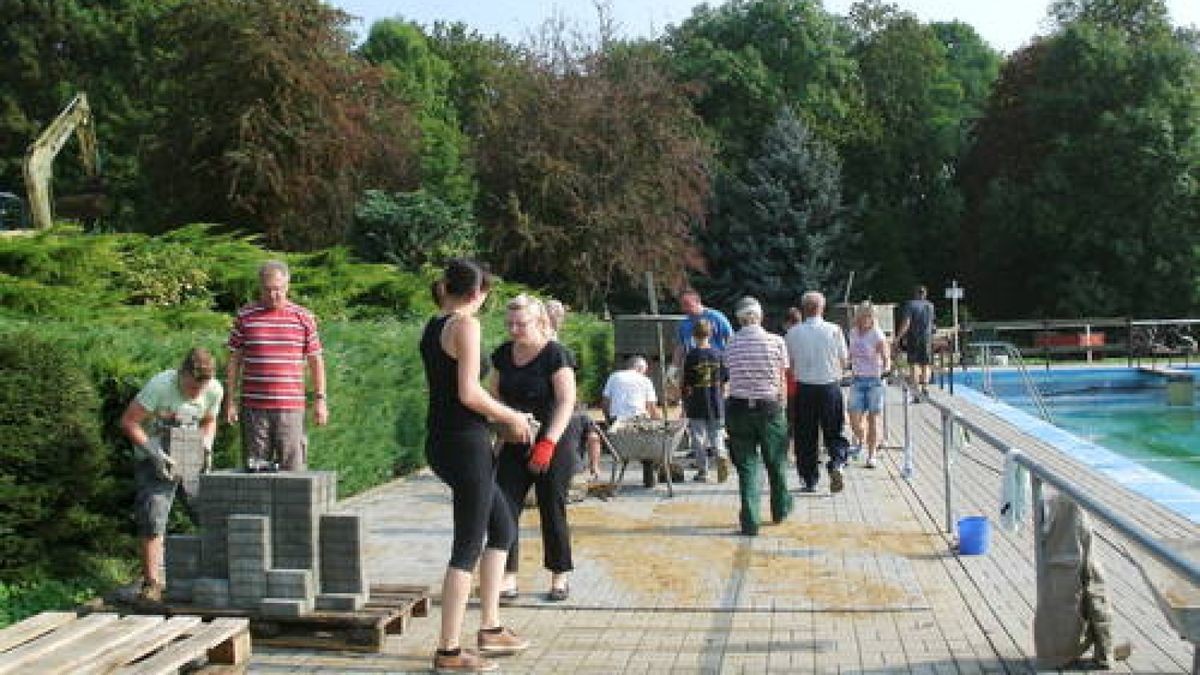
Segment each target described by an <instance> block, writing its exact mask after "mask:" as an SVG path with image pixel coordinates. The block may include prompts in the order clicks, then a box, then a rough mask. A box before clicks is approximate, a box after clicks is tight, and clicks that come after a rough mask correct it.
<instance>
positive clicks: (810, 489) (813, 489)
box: [800, 485, 817, 493]
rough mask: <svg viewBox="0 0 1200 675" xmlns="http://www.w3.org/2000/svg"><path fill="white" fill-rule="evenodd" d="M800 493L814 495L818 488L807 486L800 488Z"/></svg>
mask: <svg viewBox="0 0 1200 675" xmlns="http://www.w3.org/2000/svg"><path fill="white" fill-rule="evenodd" d="M800 491H801V492H804V493H812V492H816V491H817V487H816V486H815V485H805V486H803V487H801V488H800Z"/></svg>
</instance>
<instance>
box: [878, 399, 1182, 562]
mask: <svg viewBox="0 0 1200 675" xmlns="http://www.w3.org/2000/svg"><path fill="white" fill-rule="evenodd" d="M901 387H902V388H903V390H904V394H905V397H906V398H907V396H908V391H907V389H908V383H907V382H902V383H901ZM929 403H930V405H932V406H933V407H935V408H937V409H938V410H939V411H941V413H942V420H943V429H942V436H943V442H944V443H945V444H950V443H952V442H953V440H952V439H953V437H954V433H953V427H954V425H961V426H962V427H963V428H965V429H967V430H969V431H970V432H971V434H972V435H973V437H975V438H979V439H982V440H983V441H985V442H987V443H988V444H989V445H991V446H992V447H994V448H996V449H998V450H1000V451H1001V452H1005V453H1007V452H1010V451H1013V450H1017V448H1015V447H1013V446H1011V445H1009V444H1008V443H1005V442H1004V441H1003V440H1001V439H999V438H997V437H996V436H995V435H993V434H992V433H991V432H989V431H988V430H987V429H985V428H983V427H981V426H980V425H978V424H976V423H974V422H971V421H970V420H968V419H966V418H965V417H963V416H962V415H961V414H960V413H959V412H958V411H956V410H954V409H953V408H952V407H950V406H948V405H944V404H942V403H939V402H937V401H935V400H932V399H929ZM944 450H945V452H946V454H947V459H949V450H950V448H949V445H947V447H946V448H944ZM1014 458H1015V460H1016V461H1017V463H1019V464H1021V465H1022V466H1024V467H1025V468H1026V469H1028V470H1029V472H1030V474H1031V475H1032V476H1033V477H1034V478H1035V482H1036V481H1044V482H1046V483H1049V484H1050V485H1053V486H1054V487H1055V488H1057V489H1058V490H1059V491H1061V492H1064V493H1066V494H1067V495H1069V496H1070V497H1071V499H1073V500H1075V502H1077V503H1078V504H1079V505H1080V506H1082V507H1083V508H1084V509H1086V510H1087V511H1088V512H1090V513H1092V514H1093V515H1095V516H1096V517H1098V518H1099V519H1100V520H1102V521H1104V522H1105V523H1107V524H1108V525H1109V526H1110V527H1112V528H1113V529H1114V530H1116V531H1117V532H1119V533H1120V534H1121V535H1123V536H1125V537H1126V538H1128V539H1130V540H1132V541H1133V542H1134V543H1136V544H1137V545H1138V546H1140V547H1141V548H1142V549H1144V550H1146V551H1147V552H1148V553H1150V555H1152V556H1153V557H1154V558H1155V559H1156V560H1158V561H1159V562H1160V563H1162V564H1163V565H1166V566H1167V567H1168V568H1170V569H1171V571H1173V572H1175V573H1176V574H1178V575H1179V576H1181V577H1183V578H1184V579H1186V580H1187V581H1188V583H1191V584H1194V585H1197V586H1200V565H1197V564H1196V563H1195V562H1192V561H1191V560H1190V559H1188V558H1185V557H1183V556H1182V555H1180V554H1179V553H1177V552H1175V551H1173V550H1171V549H1170V548H1168V547H1167V546H1165V545H1163V543H1162V542H1160V541H1158V540H1157V539H1155V538H1154V537H1153V536H1152V535H1150V534H1149V533H1148V532H1146V530H1145V529H1143V528H1142V527H1141V526H1139V525H1138V524H1137V523H1134V522H1133V521H1131V520H1129V519H1128V518H1126V517H1124V516H1122V515H1120V514H1118V513H1116V512H1114V511H1113V510H1112V509H1110V508H1109V507H1108V506H1107V505H1105V504H1103V503H1101V502H1100V501H1098V500H1096V499H1094V498H1093V497H1091V496H1090V495H1089V494H1088V493H1087V492H1085V491H1084V490H1083V489H1082V488H1080V487H1079V486H1078V485H1076V484H1075V483H1074V482H1072V481H1071V480H1070V479H1069V478H1066V477H1065V476H1062V475H1060V474H1059V473H1058V472H1056V471H1055V470H1054V469H1051V468H1049V467H1047V466H1046V465H1044V464H1042V463H1041V462H1038V461H1037V460H1035V459H1032V458H1030V457H1029V456H1028V455H1026V454H1024V453H1020V452H1018V453H1016V454H1015V455H1014ZM946 472H947V473H946V514H947V522H946V531H947V532H951V531H953V523H952V522H951V520H952V518H951V517H950V514H951V511H952V508H951V506H952V505H951V502H952V499H953V492H952V488H951V486H952V483H951V480H950V473H949V472H950V463H949V462H947V464H946ZM1037 492H1040V490H1035V494H1036V493H1037ZM1036 506H1037V504H1036V502H1035V512H1036V511H1037V510H1038V509H1037V508H1036Z"/></svg>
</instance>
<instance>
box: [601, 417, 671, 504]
mask: <svg viewBox="0 0 1200 675" xmlns="http://www.w3.org/2000/svg"><path fill="white" fill-rule="evenodd" d="M686 433H687V420H654V419H646V418H637V419H631V420H618V421H616V422H614V423H613V424H612V426H610V427H609V428H608V430H607V431H600V439H601V440H602V441H603V442H604V444H605V446H607V447H608V451H609V452H611V453H612V455H613V458H614V461H613V470H612V472H613V476H612V481H613V484H614V485H620V484H621V481H623V480H624V479H625V469H626V467H628V465H629V462H632V461H641V462H648V463H649V464H650V469H649V471H650V475H651V476H653V472H654V470H655V469H656V468H657V467H662V468H663V469H664V474H665V475H666V483H667V494H669V495H670V496H672V497H674V496H675V488H674V486H673V485H672V475H671V474H672V473H673V472H672V471H671V456H672V455H673V454H674V453H675V451H676V450H677V449H678V448H679V446H680V445H681V444H682V443H683V439H684V435H685V434H686ZM618 464H619V465H620V473H618V472H617V465H618ZM649 485H650V486H651V487H652V486H653V482H650V483H649Z"/></svg>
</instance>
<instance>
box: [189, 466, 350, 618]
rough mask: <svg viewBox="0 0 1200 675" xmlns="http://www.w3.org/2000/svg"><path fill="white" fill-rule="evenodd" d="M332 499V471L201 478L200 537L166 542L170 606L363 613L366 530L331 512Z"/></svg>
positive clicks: (288, 612) (276, 613) (274, 613)
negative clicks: (187, 603)
mask: <svg viewBox="0 0 1200 675" xmlns="http://www.w3.org/2000/svg"><path fill="white" fill-rule="evenodd" d="M336 500H337V474H336V473H334V472H332V471H296V472H281V473H241V472H233V471H218V472H212V473H207V474H204V475H202V476H201V477H200V496H199V505H198V509H197V510H198V512H199V514H200V536H198V537H197V536H175V535H172V536H169V537H167V546H166V566H167V584H168V589H167V593H168V598H169V599H170V600H172V601H189V600H190V601H191V602H192V604H193V605H195V606H197V607H211V608H226V607H236V608H240V609H249V610H256V611H260V612H261V613H262V614H263V615H267V616H276V617H285V616H303V615H304V614H306V613H308V612H311V611H312V610H313V609H314V608H315V609H319V610H335V611H351V610H356V609H360V608H361V607H362V606H363V604H364V603H365V601H366V598H367V591H368V588H369V587H368V584H367V578H366V574H365V568H366V566H365V564H364V559H363V548H364V544H365V541H366V538H365V534H366V528H365V526H364V523H363V521H362V519H361V518H360V517H359V516H358V515H351V514H335V513H329V511H330V510H331V509H332V508H333V507H334V504H335V503H336Z"/></svg>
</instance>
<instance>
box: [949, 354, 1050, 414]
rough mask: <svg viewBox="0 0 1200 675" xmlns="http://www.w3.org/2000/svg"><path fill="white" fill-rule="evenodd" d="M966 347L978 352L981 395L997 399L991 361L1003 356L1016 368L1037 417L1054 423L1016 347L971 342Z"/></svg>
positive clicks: (1044, 400)
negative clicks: (981, 373)
mask: <svg viewBox="0 0 1200 675" xmlns="http://www.w3.org/2000/svg"><path fill="white" fill-rule="evenodd" d="M967 347H968V348H972V349H978V350H979V364H980V368H981V369H982V372H983V379H982V384H981V386H980V389H981V391H983V393H985V394H987V395H988V396H991V397H992V398H999V397H998V396H996V389H995V387H994V386H993V382H992V366H993V363H992V361H993V357H994V356H1004V357H1005V358H1006V359H1007V360H1008V362H1009V363H1011V364H1012V365H1014V366H1016V368H1017V372H1018V373H1020V375H1021V382H1022V384H1024V385H1025V392H1026V393H1027V394H1028V395H1029V400H1031V401H1033V407H1034V408H1035V409H1036V410H1037V412H1038V415H1040V416H1041V417H1042V419H1044V420H1046V421H1047V422H1049V423H1051V424H1053V423H1054V419H1053V418H1052V417H1051V416H1050V408H1049V407H1047V406H1046V399H1044V398H1042V392H1041V390H1039V389H1038V386H1037V384H1036V383H1035V382H1034V381H1033V378H1032V377H1030V376H1029V369H1028V368H1026V367H1025V359H1023V358H1021V350H1020V349H1018V348H1017V346H1016V345H1014V344H1012V343H1011V342H971V343H969V344H968V345H967Z"/></svg>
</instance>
